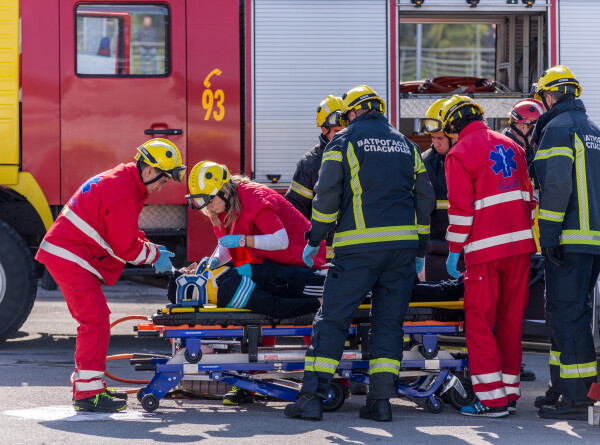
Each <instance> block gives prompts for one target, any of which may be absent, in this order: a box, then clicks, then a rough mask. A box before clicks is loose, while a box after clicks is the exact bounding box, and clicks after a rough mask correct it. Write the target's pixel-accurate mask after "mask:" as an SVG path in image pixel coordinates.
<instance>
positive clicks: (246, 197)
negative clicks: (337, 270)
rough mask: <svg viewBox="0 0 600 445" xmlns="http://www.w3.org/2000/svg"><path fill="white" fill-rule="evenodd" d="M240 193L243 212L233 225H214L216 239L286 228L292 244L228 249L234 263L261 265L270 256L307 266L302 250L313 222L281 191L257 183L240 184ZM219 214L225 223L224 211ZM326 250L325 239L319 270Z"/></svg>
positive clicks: (318, 265) (276, 260)
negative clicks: (274, 248)
mask: <svg viewBox="0 0 600 445" xmlns="http://www.w3.org/2000/svg"><path fill="white" fill-rule="evenodd" d="M237 194H238V197H239V199H240V203H241V205H242V210H241V212H240V215H239V217H238V219H237V221H236V222H235V223H234V224H232V225H231V226H230V227H227V228H225V227H223V228H222V229H219V228H218V227H217V226H214V231H215V234H216V235H217V238H221V237H222V236H224V235H268V234H272V233H275V232H277V231H278V230H281V229H285V231H286V232H287V236H288V240H289V244H288V248H287V249H284V250H259V249H254V248H252V247H238V248H235V249H229V252H230V253H231V257H232V259H233V261H234V263H235V265H236V266H241V265H242V264H246V263H251V264H262V263H263V262H264V260H265V259H269V260H271V261H273V262H275V263H278V264H287V265H295V266H304V267H306V265H305V264H304V261H303V260H302V252H303V250H304V247H305V246H306V241H305V240H304V233H305V232H307V231H308V230H309V229H310V222H309V221H308V220H307V219H306V218H305V217H304V215H302V213H300V211H298V209H296V208H295V207H294V206H293V205H292V204H291V203H290V202H289V201H287V200H286V199H285V198H284V197H283V196H281V195H280V194H279V193H278V192H276V191H275V190H272V189H270V188H268V187H266V186H264V185H261V184H258V183H255V182H249V183H240V184H239V185H238V187H237ZM219 217H220V219H221V222H223V220H224V217H225V213H221V214H220V215H219ZM325 251H326V247H325V241H323V242H321V247H320V249H319V253H318V255H317V257H316V258H315V264H314V266H313V268H319V269H320V268H322V267H323V266H324V265H325V263H326V260H325Z"/></svg>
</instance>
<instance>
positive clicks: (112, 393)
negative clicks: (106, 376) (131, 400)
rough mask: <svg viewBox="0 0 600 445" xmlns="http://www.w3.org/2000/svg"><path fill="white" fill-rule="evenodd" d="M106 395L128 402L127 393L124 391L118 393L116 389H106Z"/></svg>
mask: <svg viewBox="0 0 600 445" xmlns="http://www.w3.org/2000/svg"><path fill="white" fill-rule="evenodd" d="M106 393H107V394H108V395H109V396H111V397H113V398H115V399H121V400H127V393H126V392H124V391H117V390H116V388H106Z"/></svg>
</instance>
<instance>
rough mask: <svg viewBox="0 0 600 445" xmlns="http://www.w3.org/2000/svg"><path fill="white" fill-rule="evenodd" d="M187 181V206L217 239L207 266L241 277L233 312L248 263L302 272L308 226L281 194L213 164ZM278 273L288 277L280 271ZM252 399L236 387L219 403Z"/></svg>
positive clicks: (242, 300) (321, 258)
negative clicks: (230, 269) (229, 268)
mask: <svg viewBox="0 0 600 445" xmlns="http://www.w3.org/2000/svg"><path fill="white" fill-rule="evenodd" d="M188 182H189V189H190V194H189V195H186V199H187V201H188V204H189V205H190V207H191V208H192V209H195V210H202V212H203V213H204V214H205V215H206V216H208V218H209V219H210V220H211V222H212V224H213V229H214V231H215V235H216V236H217V238H218V239H219V250H218V253H217V255H216V260H215V259H213V260H214V264H210V265H209V266H210V267H211V268H213V269H214V268H216V267H218V265H223V264H225V263H227V262H228V261H232V262H233V263H234V264H235V266H236V269H235V271H236V272H237V273H238V275H239V276H240V278H239V279H240V285H239V289H238V290H239V295H238V296H239V298H237V299H234V300H235V303H236V304H235V305H232V306H231V307H236V308H238V309H242V308H244V307H246V305H247V304H248V299H249V297H250V293H249V292H248V290H249V288H248V286H249V285H251V284H250V283H252V268H251V264H262V263H263V262H264V261H265V260H271V261H272V262H273V263H275V264H274V265H273V267H275V268H278V267H280V266H281V265H292V266H302V267H306V266H305V264H304V261H303V260H302V252H303V250H304V245H305V241H304V233H305V232H307V231H308V230H309V229H310V222H309V221H308V220H307V219H306V218H305V217H304V216H303V215H302V213H300V211H299V210H298V209H296V208H295V207H294V206H293V205H292V204H291V203H290V202H288V201H287V200H286V199H285V198H284V197H283V196H281V195H280V194H279V193H277V192H276V191H274V190H272V189H270V188H268V187H265V186H264V185H261V184H258V183H256V182H252V181H250V180H249V179H248V178H246V177H244V176H240V175H233V176H230V174H229V170H228V169H227V167H226V166H224V165H221V164H217V163H215V162H211V161H202V162H199V163H198V164H196V165H195V166H194V168H193V169H192V170H191V172H190V176H189V180H188ZM321 244H322V245H321V247H322V248H321V249H320V251H319V255H318V256H316V257H315V262H314V266H313V267H314V268H317V269H322V268H323V267H324V266H325V263H326V259H325V250H326V249H325V241H323V242H322V243H321ZM208 260H209V259H208V258H203V259H202V261H201V262H200V267H201V268H204V267H206V261H208ZM280 272H281V273H282V274H285V273H286V272H285V270H284V269H280ZM243 278H248V279H249V280H243ZM265 301H268V300H265ZM255 303H258V302H255ZM255 309H256V308H255ZM265 310H268V309H266V308H265ZM259 312H260V311H259ZM263 313H264V312H263ZM262 344H263V346H273V345H274V344H275V337H263V341H262ZM252 399H253V397H252V394H251V393H250V392H249V391H246V390H244V389H241V388H238V387H234V388H233V389H232V390H231V391H230V392H228V393H227V394H226V395H225V396H224V397H223V404H225V405H239V404H242V403H250V402H252Z"/></svg>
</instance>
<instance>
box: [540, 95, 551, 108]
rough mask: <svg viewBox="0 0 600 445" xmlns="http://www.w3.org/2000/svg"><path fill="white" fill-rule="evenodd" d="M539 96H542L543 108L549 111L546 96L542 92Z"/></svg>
mask: <svg viewBox="0 0 600 445" xmlns="http://www.w3.org/2000/svg"><path fill="white" fill-rule="evenodd" d="M540 96H542V103H543V104H544V107H545V108H546V110H548V111H549V110H550V107H549V106H548V102H546V95H545V94H544V91H542V94H541V95H540Z"/></svg>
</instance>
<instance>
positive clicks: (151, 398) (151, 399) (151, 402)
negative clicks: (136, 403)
mask: <svg viewBox="0 0 600 445" xmlns="http://www.w3.org/2000/svg"><path fill="white" fill-rule="evenodd" d="M142 408H144V409H145V410H146V411H148V412H149V413H151V412H154V411H156V408H158V397H156V396H155V395H154V394H146V395H145V396H144V398H143V399H142Z"/></svg>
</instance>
